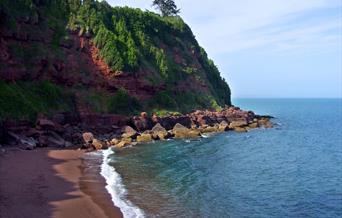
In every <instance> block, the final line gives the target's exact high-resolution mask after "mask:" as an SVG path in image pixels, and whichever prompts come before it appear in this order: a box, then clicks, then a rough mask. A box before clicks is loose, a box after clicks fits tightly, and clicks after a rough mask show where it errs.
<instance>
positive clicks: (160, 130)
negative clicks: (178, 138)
mask: <svg viewBox="0 0 342 218" xmlns="http://www.w3.org/2000/svg"><path fill="white" fill-rule="evenodd" d="M151 132H152V137H153V138H154V139H160V140H165V139H167V138H168V136H169V133H168V132H167V131H166V129H165V128H164V127H162V125H160V123H157V124H156V125H155V126H154V127H153V128H152V130H151Z"/></svg>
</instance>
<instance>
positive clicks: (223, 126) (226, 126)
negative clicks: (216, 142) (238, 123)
mask: <svg viewBox="0 0 342 218" xmlns="http://www.w3.org/2000/svg"><path fill="white" fill-rule="evenodd" d="M228 129H229V124H228V123H227V122H226V121H222V122H221V123H220V124H219V126H218V131H219V132H224V131H227V130H228Z"/></svg>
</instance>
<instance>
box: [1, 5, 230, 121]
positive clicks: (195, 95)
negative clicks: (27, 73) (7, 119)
mask: <svg viewBox="0 0 342 218" xmlns="http://www.w3.org/2000/svg"><path fill="white" fill-rule="evenodd" d="M154 4H155V5H156V6H158V7H159V9H160V10H161V12H162V15H164V16H160V15H158V14H156V13H153V12H149V11H142V10H140V9H132V8H128V7H111V6H110V5H109V4H108V3H107V2H106V1H95V0H83V1H81V0H65V1H64V0H63V1H62V0H44V1H43V0H11V1H10V0H0V15H1V17H2V19H1V20H0V25H1V26H4V27H5V28H15V25H16V22H15V20H16V19H18V18H20V19H22V18H25V17H26V16H27V17H30V18H31V19H33V20H34V19H36V20H37V21H38V20H39V22H40V23H39V28H37V29H35V30H27V31H42V33H43V32H44V31H45V30H49V29H53V30H54V35H53V42H52V45H51V46H52V47H51V48H48V49H47V48H44V47H42V45H41V44H38V43H37V45H33V44H32V45H33V46H32V47H30V48H29V47H27V48H20V47H18V46H17V47H16V46H15V45H14V46H12V47H11V48H10V49H11V52H12V53H14V54H16V55H17V56H22V57H25V58H23V59H25V62H27V64H26V65H25V66H27V67H28V68H29V67H30V66H32V64H31V62H30V59H31V58H34V57H35V56H36V55H35V53H37V52H40V53H44V52H46V51H47V50H49V51H50V50H51V49H52V50H54V51H55V53H56V54H58V52H61V51H59V50H58V44H59V42H60V41H61V40H64V39H66V38H67V37H68V30H73V31H77V32H78V33H79V35H80V36H82V35H83V36H87V37H90V39H91V40H92V42H93V43H94V44H95V46H96V47H97V48H98V49H99V53H100V56H101V57H102V58H103V60H104V61H105V62H106V63H107V64H108V65H109V66H110V67H111V69H112V70H113V71H114V72H115V71H124V72H127V73H132V74H135V75H136V76H139V72H140V71H148V72H149V73H148V74H147V75H145V76H146V78H144V80H147V81H148V82H149V83H150V85H152V86H154V85H155V86H158V85H164V86H165V87H166V88H165V90H164V91H161V92H159V93H156V94H155V96H154V97H153V98H152V99H151V100H149V101H146V102H140V103H139V102H138V100H137V99H135V98H133V97H131V96H130V95H129V93H128V92H127V91H125V90H123V89H121V90H119V91H118V92H117V93H115V94H113V93H110V94H109V93H94V94H93V95H91V94H90V93H89V94H88V95H85V98H88V102H93V103H92V107H93V108H94V110H95V111H98V112H109V113H123V114H130V113H135V112H137V111H138V110H150V111H180V112H188V111H189V110H192V109H194V108H208V107H209V108H219V107H220V106H224V105H230V104H231V102H230V89H229V86H228V85H227V83H226V82H225V81H224V79H223V78H222V77H221V76H220V72H219V71H218V69H217V67H216V66H215V64H214V62H213V61H212V60H210V59H209V58H208V56H207V54H206V52H205V51H204V49H203V48H201V47H200V46H199V45H198V43H197V41H196V39H195V37H194V35H193V33H192V31H191V29H190V28H189V26H188V25H187V24H186V23H185V22H184V21H183V20H182V19H181V18H180V17H179V16H170V15H176V14H177V13H178V12H179V10H178V9H177V7H176V5H175V4H174V1H172V0H158V1H154ZM161 6H163V7H164V8H163V7H161ZM43 18H44V19H43ZM1 26H0V27H1ZM44 46H46V45H44ZM60 56H61V57H62V56H63V54H62V53H61V54H60ZM187 80H190V81H193V84H199V83H201V84H202V83H203V84H204V85H205V87H207V88H206V89H207V91H206V90H197V89H196V86H195V85H194V87H191V85H190V86H189V89H188V90H184V88H183V89H180V88H179V87H178V86H179V84H180V83H181V82H183V81H187ZM191 83H192V82H190V84H191ZM7 86H8V87H10V85H6V84H4V83H2V86H1V87H0V88H1V89H2V90H0V91H2V96H0V98H3V96H4V94H3V93H4V91H3V90H5V88H6V90H9V88H8V87H7ZM14 86H18V85H14ZM19 86H20V85H19ZM19 86H18V87H19ZM4 99H5V100H2V99H0V100H2V102H5V101H7V100H8V99H7V97H6V98H4ZM32 111H34V110H32ZM4 113H5V112H4V111H2V115H3V114H4ZM30 114H31V112H30Z"/></svg>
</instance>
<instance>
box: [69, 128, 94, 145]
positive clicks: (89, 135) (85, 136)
mask: <svg viewBox="0 0 342 218" xmlns="http://www.w3.org/2000/svg"><path fill="white" fill-rule="evenodd" d="M75 137H76V136H75ZM73 138H74V136H73ZM82 138H83V141H84V143H85V147H86V148H89V147H90V145H91V144H92V143H93V140H94V135H93V133H91V132H85V133H83V134H82Z"/></svg>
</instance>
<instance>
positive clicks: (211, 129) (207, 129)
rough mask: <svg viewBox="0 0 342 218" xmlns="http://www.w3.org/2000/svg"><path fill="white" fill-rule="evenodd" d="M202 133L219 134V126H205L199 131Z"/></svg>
mask: <svg viewBox="0 0 342 218" xmlns="http://www.w3.org/2000/svg"><path fill="white" fill-rule="evenodd" d="M199 130H200V131H201V133H211V132H217V131H218V127H217V126H204V127H201V128H200V129H199Z"/></svg>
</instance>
